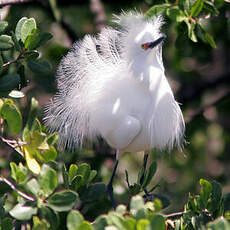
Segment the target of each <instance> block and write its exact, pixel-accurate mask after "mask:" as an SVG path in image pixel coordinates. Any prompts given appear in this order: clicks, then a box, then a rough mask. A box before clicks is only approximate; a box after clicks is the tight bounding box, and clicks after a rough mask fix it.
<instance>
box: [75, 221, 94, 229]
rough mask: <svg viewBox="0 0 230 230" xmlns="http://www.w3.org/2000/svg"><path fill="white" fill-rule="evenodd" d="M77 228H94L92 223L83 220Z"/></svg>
mask: <svg viewBox="0 0 230 230" xmlns="http://www.w3.org/2000/svg"><path fill="white" fill-rule="evenodd" d="M77 230H93V227H92V226H91V224H90V223H89V222H87V221H82V223H81V224H80V225H79V227H78V228H77Z"/></svg>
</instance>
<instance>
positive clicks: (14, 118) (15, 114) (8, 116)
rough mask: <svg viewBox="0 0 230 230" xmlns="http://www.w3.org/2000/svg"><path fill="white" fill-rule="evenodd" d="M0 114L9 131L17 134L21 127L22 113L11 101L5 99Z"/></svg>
mask: <svg viewBox="0 0 230 230" xmlns="http://www.w3.org/2000/svg"><path fill="white" fill-rule="evenodd" d="M1 116H2V117H3V119H5V120H6V122H7V125H8V126H9V128H10V131H11V132H12V133H13V134H14V135H17V134H19V133H20V131H21V129H22V115H21V113H20V111H19V110H18V108H17V106H16V105H15V104H13V102H12V101H10V100H7V101H6V102H5V103H4V105H3V106H2V109H1Z"/></svg>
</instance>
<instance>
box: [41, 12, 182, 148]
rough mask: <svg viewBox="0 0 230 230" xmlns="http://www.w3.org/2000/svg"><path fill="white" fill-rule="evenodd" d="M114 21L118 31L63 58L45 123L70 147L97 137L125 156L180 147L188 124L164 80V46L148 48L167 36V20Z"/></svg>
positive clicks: (89, 40) (130, 17) (134, 17)
mask: <svg viewBox="0 0 230 230" xmlns="http://www.w3.org/2000/svg"><path fill="white" fill-rule="evenodd" d="M115 22H116V23H117V25H118V26H119V27H118V28H117V29H113V28H110V27H107V28H104V29H103V30H102V31H101V32H100V33H99V34H98V35H97V36H96V37H93V36H89V35H86V36H85V37H84V39H83V40H82V41H78V42H76V43H75V44H74V45H73V47H72V49H71V50H70V51H69V53H68V54H67V55H66V56H65V57H64V58H63V59H62V61H61V63H60V65H59V68H58V71H57V89H58V92H57V94H56V96H55V97H54V100H53V102H52V103H51V104H50V105H49V106H48V107H47V108H46V111H45V113H46V116H45V121H46V123H47V124H48V125H49V127H50V128H51V130H53V131H58V132H59V134H60V139H61V141H62V143H63V144H67V145H68V146H69V147H72V146H73V145H76V146H81V145H82V141H83V139H84V138H89V139H93V138H95V137H96V136H102V137H103V138H104V139H105V140H106V141H107V143H108V144H109V145H110V146H111V147H113V148H115V149H117V150H120V151H121V152H137V151H143V150H149V149H151V148H154V147H157V148H160V149H165V148H168V149H171V148H172V147H173V146H174V144H175V145H177V146H179V147H180V145H181V143H182V140H183V134H184V120H183V116H182V113H181V110H180V107H179V106H178V103H177V102H176V101H175V99H174V96H173V93H172V90H171V88H170V86H169V83H168V81H167V79H166V77H165V73H164V67H163V62H162V53H161V44H160V42H159V44H158V45H157V46H155V47H153V48H152V47H151V48H148V47H147V48H148V49H143V44H149V43H150V42H152V41H156V40H157V39H159V38H160V37H162V34H161V33H160V28H161V26H162V23H163V21H162V17H160V16H158V17H154V18H152V19H151V20H150V19H145V18H144V16H143V15H142V14H140V13H136V12H132V13H129V14H122V15H121V16H119V17H116V21H115Z"/></svg>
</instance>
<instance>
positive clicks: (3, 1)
mask: <svg viewBox="0 0 230 230" xmlns="http://www.w3.org/2000/svg"><path fill="white" fill-rule="evenodd" d="M27 2H34V0H0V6H1V7H3V6H7V5H13V4H20V3H27Z"/></svg>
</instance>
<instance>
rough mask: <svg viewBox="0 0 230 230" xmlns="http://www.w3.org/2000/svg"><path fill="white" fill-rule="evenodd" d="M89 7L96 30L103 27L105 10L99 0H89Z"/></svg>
mask: <svg viewBox="0 0 230 230" xmlns="http://www.w3.org/2000/svg"><path fill="white" fill-rule="evenodd" d="M90 9H91V11H92V12H93V14H94V15H95V20H94V21H95V25H96V31H97V32H99V31H100V30H101V29H102V28H103V27H105V19H106V16H105V10H104V7H103V5H102V3H101V1H100V0H91V1H90Z"/></svg>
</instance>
